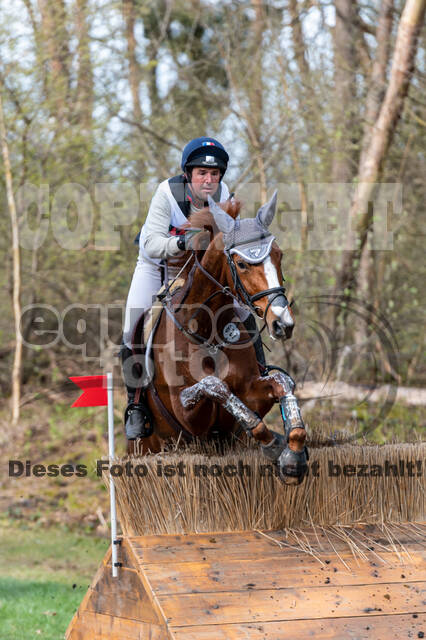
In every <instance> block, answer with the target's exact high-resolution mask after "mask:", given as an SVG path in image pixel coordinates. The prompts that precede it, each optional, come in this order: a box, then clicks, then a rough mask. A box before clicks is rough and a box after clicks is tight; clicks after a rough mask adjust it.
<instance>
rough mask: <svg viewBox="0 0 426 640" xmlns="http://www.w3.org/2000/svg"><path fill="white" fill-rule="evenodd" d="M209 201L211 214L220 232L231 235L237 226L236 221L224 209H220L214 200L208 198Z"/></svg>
mask: <svg viewBox="0 0 426 640" xmlns="http://www.w3.org/2000/svg"><path fill="white" fill-rule="evenodd" d="M207 199H208V203H209V209H210V213H211V214H212V216H213V218H214V221H215V222H216V224H217V226H218V229H219V231H223V233H229V232H230V231H232V230H233V228H234V225H235V220H234V219H233V218H231V216H230V215H228V214H227V213H226V211H224V210H223V209H222V207H219V205H218V204H217V203H216V202H215V201H214V200H213V198H211V197H210V196H207Z"/></svg>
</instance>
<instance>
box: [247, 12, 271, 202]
mask: <svg viewBox="0 0 426 640" xmlns="http://www.w3.org/2000/svg"><path fill="white" fill-rule="evenodd" d="M252 7H253V9H254V11H255V16H256V17H255V20H254V21H253V43H252V47H253V49H252V51H253V59H252V67H251V68H252V74H251V79H250V82H249V103H250V119H251V131H252V144H253V147H254V153H255V157H256V164H257V170H258V175H259V182H260V197H261V199H262V202H264V201H265V200H266V197H267V195H266V171H265V161H264V148H263V140H262V125H263V71H262V56H263V47H262V43H263V34H264V31H265V15H264V7H263V3H262V2H259V0H252Z"/></svg>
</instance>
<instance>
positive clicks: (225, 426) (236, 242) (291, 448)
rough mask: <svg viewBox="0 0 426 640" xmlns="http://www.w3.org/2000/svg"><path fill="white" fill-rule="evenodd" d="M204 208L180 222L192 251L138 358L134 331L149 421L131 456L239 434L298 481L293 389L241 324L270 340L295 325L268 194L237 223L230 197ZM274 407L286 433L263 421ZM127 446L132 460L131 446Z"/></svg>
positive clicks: (300, 430) (302, 470)
mask: <svg viewBox="0 0 426 640" xmlns="http://www.w3.org/2000/svg"><path fill="white" fill-rule="evenodd" d="M208 204H209V206H208V207H206V208H205V209H203V210H201V211H200V212H197V213H195V214H192V215H191V216H190V218H189V220H188V223H187V225H186V232H189V233H191V232H192V233H193V234H195V232H196V231H197V232H198V233H197V235H193V238H194V244H195V248H194V249H193V251H192V252H191V253H190V254H189V258H187V255H188V254H187V253H186V254H185V256H184V260H185V264H183V266H181V265H182V262H181V263H179V265H177V264H176V263H175V267H176V268H177V266H181V273H180V276H181V277H180V279H179V280H178V282H179V283H180V284H181V286H179V287H178V288H173V286H166V288H165V290H164V291H163V292H161V293H160V294H159V296H158V300H159V303H160V304H161V313H160V315H159V317H158V319H157V322H156V326H155V327H154V329H153V330H152V332H151V335H150V338H149V340H148V342H147V344H146V345H145V346H144V350H143V352H142V351H141V350H140V349H139V350H138V348H137V345H138V343H140V341H141V328H140V325H138V327H139V329H137V330H136V332H135V336H134V349H133V351H134V354H135V357H137V356H138V362H139V365H140V364H142V369H143V375H145V376H148V377H149V379H150V383H149V386H148V389H147V397H146V400H147V404H148V407H149V409H150V411H151V413H152V417H153V423H154V425H155V426H154V431H153V433H152V434H151V435H149V436H148V437H145V438H142V439H141V440H140V441H138V444H139V445H140V444H141V448H139V451H140V452H141V453H142V454H144V453H147V452H152V453H157V452H159V451H160V450H161V449H162V446H163V445H164V442H167V441H170V440H173V439H174V440H176V439H178V440H185V441H190V440H191V439H194V438H199V439H209V438H212V437H216V438H217V437H226V436H229V435H230V434H239V433H241V432H242V431H244V432H245V433H246V434H247V435H248V436H249V437H252V438H254V440H255V441H257V442H258V443H259V444H260V449H261V452H262V453H263V455H264V456H265V457H266V458H267V459H268V460H269V461H272V462H273V463H274V464H275V465H276V467H277V469H278V475H279V477H280V478H281V479H282V480H283V481H284V482H285V483H287V484H299V483H300V482H302V480H303V478H304V476H305V474H306V473H307V460H308V452H307V448H306V446H305V439H306V430H305V427H304V423H303V420H302V416H301V412H300V409H299V406H298V403H297V399H296V397H295V395H294V389H295V383H294V381H293V379H292V378H291V377H290V375H289V374H288V373H287V372H285V371H284V370H283V369H280V367H273V366H267V365H265V364H264V363H263V364H262V363H259V352H258V345H259V341H258V340H257V348H255V347H256V338H258V336H259V334H258V332H257V328H256V322H252V324H250V322H248V321H247V319H249V320H250V319H252V318H253V317H254V314H256V315H257V316H260V317H261V318H263V320H264V323H265V327H266V328H267V330H268V332H269V335H270V336H271V338H272V339H273V340H284V339H289V338H290V337H291V335H292V331H293V328H294V317H293V314H292V310H291V308H290V306H289V303H288V300H287V298H286V295H285V289H284V286H283V275H282V271H281V260H282V252H281V250H280V248H279V246H278V244H277V242H276V240H275V238H274V236H273V235H272V233H271V232H270V231H269V226H270V224H271V222H272V220H273V217H274V215H275V209H276V192H275V194H274V195H273V197H272V198H271V199H270V200H269V201H268V202H267V203H266V204H264V205H263V206H262V207H260V209H259V211H258V212H257V215H256V216H255V218H248V219H240V217H239V212H240V208H241V204H240V203H239V202H238V201H236V200H228V201H227V202H226V203H221V205H220V206H219V205H218V204H217V203H216V202H214V200H213V199H211V198H210V197H209V202H208ZM253 326H254V332H253V330H251V329H250V328H248V327H251V328H253ZM265 327H264V328H265ZM143 353H144V355H143ZM262 353H263V351H262ZM274 403H279V404H280V408H281V415H282V418H283V423H284V434H281V433H278V432H274V431H272V430H270V429H269V428H268V427H267V425H266V424H265V422H264V420H263V418H264V416H265V415H266V414H267V413H268V412H269V411H270V409H271V408H272V406H273V404H274ZM127 444H128V446H127V451H128V454H129V455H132V454H134V453H135V441H128V443H127Z"/></svg>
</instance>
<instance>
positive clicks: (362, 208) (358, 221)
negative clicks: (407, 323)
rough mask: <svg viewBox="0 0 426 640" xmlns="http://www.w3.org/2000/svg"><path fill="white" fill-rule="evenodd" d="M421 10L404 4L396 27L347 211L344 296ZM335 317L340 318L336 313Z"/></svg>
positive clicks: (421, 4)
mask: <svg viewBox="0 0 426 640" xmlns="http://www.w3.org/2000/svg"><path fill="white" fill-rule="evenodd" d="M425 7H426V1H425V0H407V2H406V4H405V7H404V10H403V12H402V16H401V20H400V23H399V27H398V34H397V38H396V43H395V50H394V54H393V61H392V70H391V74H390V79H389V85H388V87H387V90H386V95H385V98H384V100H383V103H382V106H381V108H380V112H379V115H378V118H377V120H376V122H375V124H374V125H373V127H372V130H371V134H370V142H369V144H368V147H367V149H366V151H365V153H364V155H363V162H362V164H360V167H359V172H358V182H359V189H358V190H357V193H356V197H355V198H354V200H353V202H352V204H351V208H350V219H351V221H353V225H354V228H355V229H356V234H357V240H358V247H357V249H355V250H351V251H345V252H344V254H343V259H342V266H341V270H340V274H339V281H338V285H337V286H338V292H339V293H343V292H344V294H345V295H346V296H349V295H350V294H351V292H353V291H354V290H355V289H356V284H357V276H358V271H359V262H360V256H361V252H362V250H363V247H364V245H365V243H366V240H367V234H368V229H369V227H370V225H371V222H372V217H373V211H372V210H371V208H370V210H369V208H368V202H369V201H371V200H373V197H374V192H375V183H376V182H377V181H378V180H379V179H380V172H381V170H382V167H383V163H384V161H385V159H386V153H387V151H388V149H389V145H390V144H391V141H392V138H393V134H394V131H395V128H396V124H397V121H398V118H399V117H400V115H401V112H402V108H403V105H404V99H405V97H406V95H407V92H408V87H409V82H410V77H411V74H412V71H413V66H414V59H415V55H416V51H417V38H418V33H419V30H420V28H421V25H422V23H423V17H424V14H425ZM336 316H337V317H339V316H340V312H339V311H338V310H337V313H336Z"/></svg>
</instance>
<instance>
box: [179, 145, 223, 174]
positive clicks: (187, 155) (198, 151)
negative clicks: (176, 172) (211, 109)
mask: <svg viewBox="0 0 426 640" xmlns="http://www.w3.org/2000/svg"><path fill="white" fill-rule="evenodd" d="M228 162H229V156H228V154H227V153H226V151H225V148H224V147H223V145H221V144H220V142H218V141H217V140H215V139H214V138H208V137H206V136H202V137H201V138H194V140H191V141H190V142H188V144H187V145H186V146H185V148H184V150H183V152H182V162H181V167H182V171H183V172H184V173H187V171H188V170H189V169H191V168H193V167H206V168H215V167H217V168H218V169H219V170H220V175H221V179H222V178H223V176H224V175H225V171H226V169H227V168H228Z"/></svg>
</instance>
